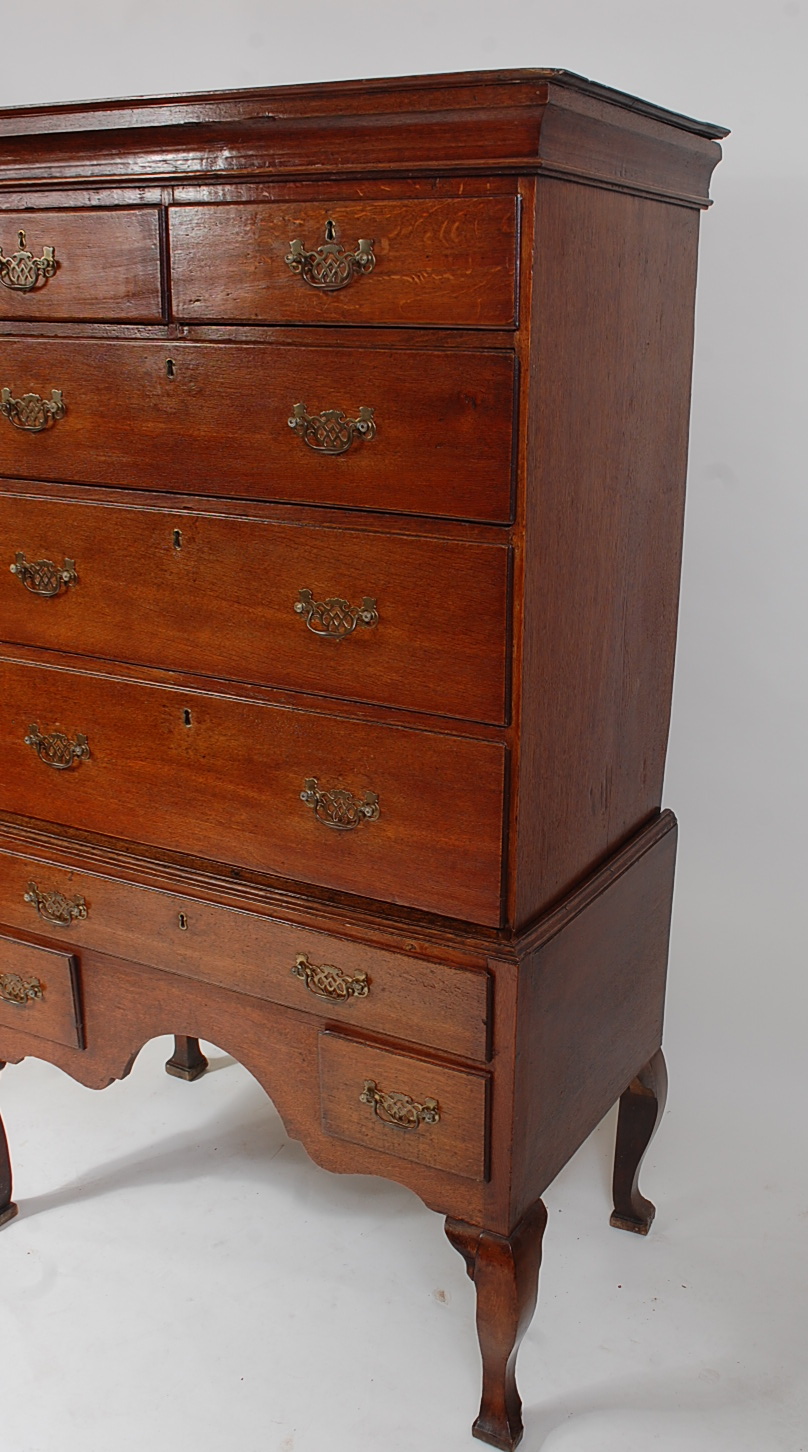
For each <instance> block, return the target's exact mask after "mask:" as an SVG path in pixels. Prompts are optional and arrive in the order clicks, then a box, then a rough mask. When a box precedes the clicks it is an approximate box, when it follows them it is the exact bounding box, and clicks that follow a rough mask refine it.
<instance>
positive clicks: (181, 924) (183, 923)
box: [177, 913, 188, 933]
mask: <svg viewBox="0 0 808 1452" xmlns="http://www.w3.org/2000/svg"><path fill="white" fill-rule="evenodd" d="M177 927H178V928H182V931H183V932H184V933H187V931H188V919H187V917H186V916H185V913H180V914H179V916H178V918H177Z"/></svg>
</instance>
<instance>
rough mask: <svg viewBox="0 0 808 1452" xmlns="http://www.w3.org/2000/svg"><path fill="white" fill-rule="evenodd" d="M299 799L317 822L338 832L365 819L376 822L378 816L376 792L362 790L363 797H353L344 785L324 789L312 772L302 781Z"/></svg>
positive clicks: (355, 825)
mask: <svg viewBox="0 0 808 1452" xmlns="http://www.w3.org/2000/svg"><path fill="white" fill-rule="evenodd" d="M300 800H301V802H305V803H306V804H307V806H310V807H311V808H312V809H313V811H314V815H315V817H316V818H317V820H318V822H322V824H323V826H324V827H333V828H334V829H335V830H336V831H337V832H350V831H351V830H352V828H354V827H358V826H359V824H360V822H362V821H364V820H367V821H369V822H376V821H378V819H379V798H378V797H377V795H376V793H375V792H365V794H364V796H362V797H355V796H354V795H353V792H349V791H347V790H346V788H345V787H334V789H333V791H330V792H323V791H320V788H319V786H318V785H317V778H316V777H314V776H310V777H307V778H306V780H305V781H304V783H303V790H302V792H301V793H300Z"/></svg>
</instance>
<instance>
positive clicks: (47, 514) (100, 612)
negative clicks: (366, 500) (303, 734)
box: [0, 492, 508, 725]
mask: <svg viewBox="0 0 808 1452" xmlns="http://www.w3.org/2000/svg"><path fill="white" fill-rule="evenodd" d="M0 538H2V539H3V540H4V542H5V549H6V554H5V558H3V557H2V556H0V620H1V621H2V635H3V637H4V639H5V640H9V641H15V642H19V643H22V644H28V645H38V646H42V647H44V648H45V649H54V650H62V651H72V652H75V653H76V654H79V655H89V656H101V657H106V658H107V659H109V660H120V661H134V662H136V663H138V664H141V665H153V666H158V667H161V668H166V669H170V670H181V671H192V672H194V673H195V674H198V675H206V676H216V677H219V678H223V679H230V680H242V681H251V682H256V683H259V684H264V685H270V686H279V687H283V688H285V689H288V690H293V691H305V692H308V693H312V694H314V695H322V696H331V697H342V698H343V699H346V700H357V701H372V702H375V703H377V704H378V705H382V706H396V707H401V708H404V709H409V710H413V711H424V712H429V713H432V714H435V715H440V716H454V717H459V718H461V719H470V720H477V721H488V722H491V723H492V724H494V725H499V724H501V723H502V721H503V720H504V714H505V682H506V651H507V642H508V549H507V548H505V547H502V546H499V545H489V544H475V543H466V542H464V541H461V540H446V539H428V538H415V537H412V536H409V535H403V534H393V533H389V532H387V531H385V532H382V531H375V532H373V531H370V530H337V529H333V528H329V529H325V528H316V527H310V526H305V525H299V524H296V525H288V524H283V523H280V522H278V521H272V520H267V519H238V518H234V517H227V516H219V517H216V516H215V515H212V514H196V513H194V514H191V513H180V512H173V513H170V512H163V511H160V510H155V509H148V510H147V509H131V508H130V509H127V508H116V507H115V506H112V505H97V504H87V503H82V502H80V501H76V500H75V499H70V500H64V501H54V500H52V499H34V498H26V497H20V496H19V495H12V494H5V493H2V492H0Z"/></svg>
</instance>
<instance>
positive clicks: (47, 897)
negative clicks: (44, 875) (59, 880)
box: [23, 882, 87, 928]
mask: <svg viewBox="0 0 808 1452" xmlns="http://www.w3.org/2000/svg"><path fill="white" fill-rule="evenodd" d="M23 902H29V903H30V904H31V906H32V907H33V908H35V910H36V911H37V912H38V913H39V916H40V917H41V918H42V920H43V922H46V923H52V924H53V926H54V927H56V928H69V927H70V924H71V923H74V922H77V921H78V920H79V919H81V918H86V916H87V904H86V902H85V900H84V898H83V897H65V895H64V893H61V892H58V891H57V890H56V888H44V889H43V888H40V887H38V886H37V884H36V883H35V882H29V884H28V891H27V892H25V893H23Z"/></svg>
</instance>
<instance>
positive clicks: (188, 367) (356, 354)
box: [0, 335, 517, 583]
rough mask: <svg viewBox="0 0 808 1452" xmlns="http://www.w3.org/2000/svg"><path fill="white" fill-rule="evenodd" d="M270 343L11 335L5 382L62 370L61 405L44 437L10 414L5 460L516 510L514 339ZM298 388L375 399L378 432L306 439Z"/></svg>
mask: <svg viewBox="0 0 808 1452" xmlns="http://www.w3.org/2000/svg"><path fill="white" fill-rule="evenodd" d="M269 356H270V357H271V359H272V367H271V369H268V368H267V357H268V353H267V348H266V345H265V344H262V343H254V342H237V343H233V342H216V343H211V342H193V341H188V340H179V339H170V340H169V339H166V340H160V341H157V340H154V339H149V340H133V339H121V338H118V339H108V338H104V339H100V338H93V339H89V338H65V337H60V338H47V339H46V338H41V337H22V336H20V335H15V336H14V337H13V338H6V339H4V341H3V359H2V364H3V371H4V377H3V379H2V380H0V383H5V382H13V384H14V388H15V390H16V392H17V393H18V394H20V395H23V394H28V393H31V394H34V393H39V394H41V395H43V396H44V395H46V394H49V393H50V391H51V390H52V389H53V388H54V386H55V383H54V380H56V382H57V383H58V387H59V389H61V390H62V392H63V394H64V399H65V404H66V407H65V414H64V417H63V418H61V419H60V420H59V422H58V423H57V424H56V425H55V427H52V428H49V429H47V430H46V431H44V432H42V433H40V434H38V435H37V436H36V437H29V436H28V435H27V434H25V433H23V432H21V431H20V430H18V429H15V428H12V427H10V426H9V425H8V424H7V423H6V422H5V420H0V423H2V424H3V427H2V428H0V474H2V475H4V476H5V477H7V478H17V479H40V480H51V481H62V482H65V483H76V484H99V485H109V486H112V487H114V488H123V489H138V490H142V489H149V490H154V491H159V492H161V493H162V492H169V493H175V494H180V495H186V494H193V495H212V496H223V497H227V498H244V499H256V500H274V501H276V502H278V503H298V504H312V505H328V506H332V507H334V508H337V509H339V508H343V509H360V510H372V511H377V512H378V511H384V512H387V513H391V514H396V513H402V514H414V515H428V516H432V517H436V518H447V519H464V520H471V521H474V520H477V521H480V522H481V523H486V522H487V523H492V524H497V523H499V524H507V523H509V522H510V520H511V517H512V494H513V481H514V460H515V446H516V436H515V432H514V416H515V409H516V381H517V360H516V355H515V353H513V352H512V351H511V350H510V349H494V348H491V349H485V348H480V347H479V346H478V345H477V346H475V345H471V346H469V347H468V348H462V349H454V348H451V349H444V350H438V349H432V348H409V347H408V348H403V347H401V346H398V347H390V346H388V347H378V346H374V345H371V344H368V345H367V346H364V347H363V346H362V345H361V344H358V343H357V342H356V341H353V342H351V343H349V344H346V343H344V342H338V341H335V342H334V344H332V345H331V346H328V345H322V344H321V343H320V342H318V343H317V344H305V345H303V346H301V345H300V344H299V343H297V344H295V343H287V342H285V341H284V342H282V343H281V342H277V343H273V344H272V347H271V352H270V354H269ZM301 399H304V400H305V401H306V404H307V406H308V408H309V410H310V412H317V411H318V410H319V409H343V410H344V411H345V412H346V413H348V414H351V412H352V410H354V409H356V408H357V407H358V406H359V405H361V404H369V405H372V406H373V407H374V409H375V410H376V413H375V418H376V423H377V428H376V435H375V437H374V439H373V440H372V442H371V443H368V444H366V443H364V442H360V443H358V444H357V445H356V446H355V447H353V448H350V449H349V450H348V451H347V453H345V454H341V455H336V456H332V455H328V454H321V453H317V452H315V451H313V450H312V449H310V448H307V447H306V446H305V444H304V443H303V442H301V440H300V439H299V438H298V437H297V433H296V431H294V430H292V429H291V428H290V427H289V417H290V414H291V411H292V409H293V408H294V406H295V404H297V403H299V402H300V400H301ZM32 548H33V546H32ZM302 583H305V582H302Z"/></svg>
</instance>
